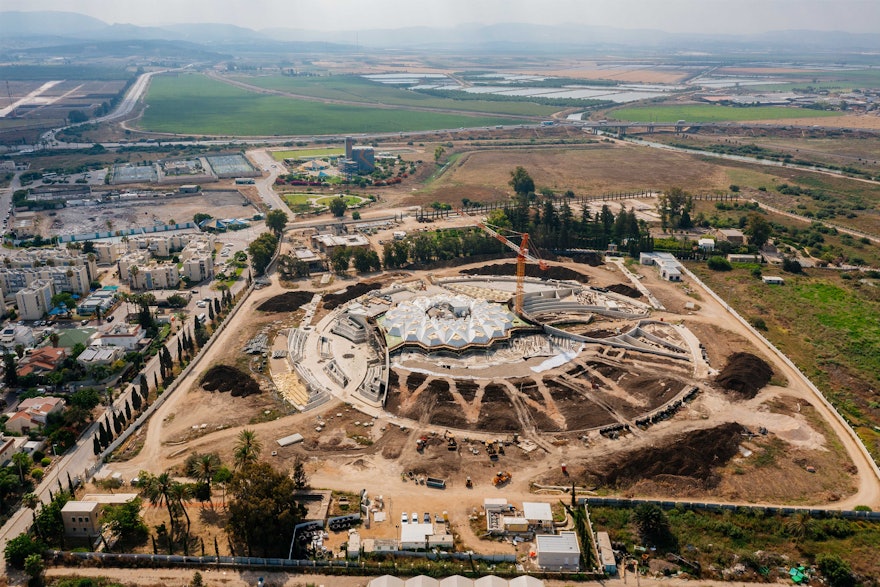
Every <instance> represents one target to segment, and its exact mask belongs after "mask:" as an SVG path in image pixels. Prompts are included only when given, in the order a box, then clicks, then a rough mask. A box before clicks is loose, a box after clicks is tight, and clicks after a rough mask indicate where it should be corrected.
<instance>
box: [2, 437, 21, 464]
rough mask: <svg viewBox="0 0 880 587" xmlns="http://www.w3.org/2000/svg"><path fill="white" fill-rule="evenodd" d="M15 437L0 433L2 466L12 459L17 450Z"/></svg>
mask: <svg viewBox="0 0 880 587" xmlns="http://www.w3.org/2000/svg"><path fill="white" fill-rule="evenodd" d="M15 449H16V446H15V438H12V437H9V436H3V435H2V434H0V467H5V466H6V464H7V463H9V461H11V460H12V455H14V454H15V453H16V452H17V451H16V450H15Z"/></svg>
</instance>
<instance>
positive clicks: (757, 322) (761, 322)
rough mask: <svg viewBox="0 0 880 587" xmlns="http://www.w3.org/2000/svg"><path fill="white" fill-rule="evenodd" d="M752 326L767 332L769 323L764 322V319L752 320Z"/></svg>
mask: <svg viewBox="0 0 880 587" xmlns="http://www.w3.org/2000/svg"><path fill="white" fill-rule="evenodd" d="M751 322H752V326H754V327H755V328H756V329H757V330H763V331H765V332H766V331H767V323H766V322H764V319H763V318H752V320H751Z"/></svg>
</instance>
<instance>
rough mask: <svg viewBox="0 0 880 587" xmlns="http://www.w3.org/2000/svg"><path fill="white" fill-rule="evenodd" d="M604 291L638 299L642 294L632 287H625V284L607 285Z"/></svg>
mask: <svg viewBox="0 0 880 587" xmlns="http://www.w3.org/2000/svg"><path fill="white" fill-rule="evenodd" d="M606 289H607V290H608V291H610V292H613V293H616V294H620V295H623V296H626V297H628V298H635V299H638V298H640V297H642V292H640V291H639V290H637V289H636V288H634V287H630V286H628V285H626V284H625V283H615V284H614V285H609V286H608V287H607V288H606Z"/></svg>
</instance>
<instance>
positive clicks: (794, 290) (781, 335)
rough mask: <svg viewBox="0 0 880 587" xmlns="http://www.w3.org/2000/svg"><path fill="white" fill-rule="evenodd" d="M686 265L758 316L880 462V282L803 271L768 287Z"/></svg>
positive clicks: (745, 274) (742, 273)
mask: <svg viewBox="0 0 880 587" xmlns="http://www.w3.org/2000/svg"><path fill="white" fill-rule="evenodd" d="M689 267H690V268H691V269H692V270H693V271H694V273H696V274H697V275H698V276H699V277H700V278H701V279H703V280H704V281H705V282H706V283H707V284H708V285H709V287H711V288H712V289H714V290H715V291H716V292H717V293H718V294H719V295H721V296H722V297H723V298H725V299H727V300H728V301H729V302H730V304H731V305H732V306H733V307H734V308H736V310H737V311H738V312H739V313H740V314H741V315H742V316H743V317H744V318H746V319H747V320H751V319H755V318H762V319H763V320H764V322H765V323H766V324H767V332H766V333H765V336H767V338H768V339H769V340H770V341H771V342H773V344H775V345H776V346H777V347H778V348H779V349H780V350H781V351H782V352H783V353H785V354H786V355H787V356H788V357H789V358H790V359H791V360H792V361H794V363H795V364H796V365H797V366H798V367H799V368H800V369H801V370H802V371H803V372H804V373H805V374H806V375H807V376H808V377H809V378H810V379H811V380H812V381H813V383H815V384H816V385H817V386H818V387H819V389H820V390H822V392H823V393H824V394H825V396H826V397H827V398H828V399H829V400H830V401H831V402H832V403H833V404H834V405H835V406H836V407H837V409H838V410H839V411H840V412H841V414H843V415H844V417H845V418H847V419H848V420H849V421H850V422H851V423H852V425H853V427H854V428H856V430H857V431H858V432H859V434H860V435H861V436H862V437H863V438H865V439H866V440H868V441H869V442H868V443H867V447H868V449H869V450H870V451H871V452H872V454H873V455H874V458H875V459H876V460H880V442H878V440H880V437H878V436H877V435H876V434H875V433H874V431H873V427H874V426H880V401H878V398H877V396H876V394H875V392H874V390H876V389H878V388H880V322H878V320H877V319H876V317H877V316H878V315H880V280H876V279H873V280H870V279H869V280H866V281H865V282H864V283H863V282H862V281H861V280H860V279H859V278H858V277H859V276H855V278H852V279H844V278H843V275H842V274H841V273H840V272H839V271H833V270H822V269H807V270H805V271H806V273H805V274H804V275H800V276H798V275H791V274H787V273H786V274H783V273H782V272H781V271H779V270H778V269H775V268H774V269H770V268H766V267H765V268H764V274H765V275H771V274H773V275H778V274H782V275H783V276H784V277H785V285H784V286H776V287H774V286H767V285H764V284H763V283H762V282H761V281H760V280H759V279H757V278H755V277H752V276H751V275H750V270H749V268H747V267H744V268H739V267H737V268H735V269H734V270H733V271H729V272H713V271H710V270H709V269H708V268H707V267H706V265H705V263H691V264H689Z"/></svg>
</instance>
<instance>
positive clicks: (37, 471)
mask: <svg viewBox="0 0 880 587" xmlns="http://www.w3.org/2000/svg"><path fill="white" fill-rule="evenodd" d="M31 477H33V478H34V479H36V480H37V481H41V480H42V479H43V469H41V468H39V467H34V468H33V469H31Z"/></svg>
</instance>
